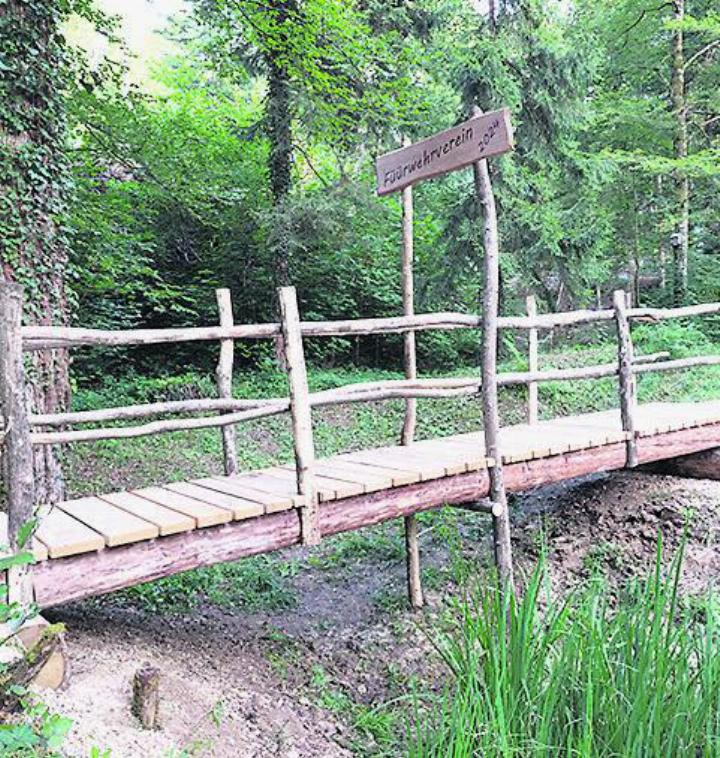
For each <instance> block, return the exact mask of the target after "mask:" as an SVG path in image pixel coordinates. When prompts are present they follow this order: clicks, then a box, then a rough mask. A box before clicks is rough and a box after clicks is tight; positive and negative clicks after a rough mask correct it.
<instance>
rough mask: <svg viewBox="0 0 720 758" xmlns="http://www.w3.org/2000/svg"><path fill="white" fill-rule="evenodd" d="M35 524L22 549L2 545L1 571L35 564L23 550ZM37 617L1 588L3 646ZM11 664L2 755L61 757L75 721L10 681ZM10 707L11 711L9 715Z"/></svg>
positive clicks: (1, 673) (1, 679) (1, 712)
mask: <svg viewBox="0 0 720 758" xmlns="http://www.w3.org/2000/svg"><path fill="white" fill-rule="evenodd" d="M34 526H35V525H34V524H33V523H28V524H26V525H24V528H23V529H22V530H21V533H20V535H19V537H18V543H19V545H20V546H21V550H20V551H18V552H15V553H11V554H9V555H8V553H10V551H9V546H8V545H2V544H0V554H2V555H4V556H5V557H3V558H2V559H0V572H5V571H6V570H7V569H8V568H11V567H15V566H25V565H28V564H31V563H33V561H34V558H33V556H32V553H30V552H27V551H24V550H22V547H23V546H24V545H25V543H26V542H27V540H28V539H29V538H30V535H31V533H32V531H33V528H34ZM36 615H37V609H36V608H35V607H30V608H27V607H24V606H22V605H20V604H19V603H17V602H12V603H11V602H9V601H8V597H7V585H6V584H5V583H3V585H2V586H1V587H0V630H2V632H0V647H3V646H5V645H7V644H8V643H9V644H13V637H14V636H15V632H16V631H17V629H19V628H20V626H22V624H23V623H25V622H26V621H28V620H30V619H32V618H33V617H34V616H36ZM9 673H10V664H9V663H5V662H2V663H0V716H2V719H3V721H2V722H1V723H0V755H2V756H8V758H53V756H59V755H60V753H59V752H58V749H59V748H60V747H61V746H62V743H63V741H64V739H65V736H66V734H67V733H68V731H69V730H70V727H71V726H72V721H71V720H70V719H68V718H65V717H64V716H61V715H59V714H56V713H53V712H52V711H50V710H49V709H48V707H47V706H46V705H44V704H43V703H42V702H40V701H39V700H38V698H37V697H36V695H34V694H33V693H31V692H28V691H27V690H26V689H25V688H24V687H22V686H20V685H18V684H13V683H12V681H9V680H8V677H7V676H6V675H7V674H9ZM5 708H8V709H9V711H10V712H7V711H6V710H5Z"/></svg>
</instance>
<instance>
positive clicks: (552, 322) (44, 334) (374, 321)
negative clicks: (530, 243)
mask: <svg viewBox="0 0 720 758" xmlns="http://www.w3.org/2000/svg"><path fill="white" fill-rule="evenodd" d="M715 313H720V303H703V304H700V305H690V306H685V307H682V308H667V309H663V308H629V309H628V310H627V317H628V319H630V320H641V321H661V320H666V319H672V318H690V317H693V316H704V315H711V314H715ZM614 318H615V314H614V311H613V310H612V309H601V310H575V311H565V312H562V313H544V314H538V315H536V316H500V317H499V318H498V326H499V328H501V329H555V328H557V327H561V326H576V325H579V324H590V323H598V322H603V321H612V320H613V319H614ZM481 321H482V317H481V316H478V315H475V314H470V313H458V312H452V311H449V312H445V313H422V314H417V315H415V316H397V317H381V318H365V319H345V320H338V321H301V322H300V331H301V334H302V336H303V337H357V336H369V335H381V334H401V333H404V332H408V331H434V330H452V329H478V328H480V326H481ZM280 333H281V328H280V324H279V323H263V324H237V325H234V326H225V327H223V326H209V327H186V328H173V329H125V330H106V329H84V328H79V327H56V326H24V327H23V328H22V331H21V334H22V340H23V349H24V350H26V351H34V350H48V349H66V348H74V347H92V346H96V347H102V346H105V347H131V346H142V345H162V344H172V343H178V342H213V341H218V340H238V339H268V338H273V337H277V336H279V335H280Z"/></svg>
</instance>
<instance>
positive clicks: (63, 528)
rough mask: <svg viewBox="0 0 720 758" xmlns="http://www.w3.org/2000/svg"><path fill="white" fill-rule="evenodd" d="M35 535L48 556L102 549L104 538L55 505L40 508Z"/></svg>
mask: <svg viewBox="0 0 720 758" xmlns="http://www.w3.org/2000/svg"><path fill="white" fill-rule="evenodd" d="M38 519H39V524H38V528H37V531H36V532H35V536H36V537H37V539H38V540H39V541H40V542H41V543H42V544H43V545H45V547H46V548H47V551H48V556H49V557H50V558H64V557H65V556H68V555H78V554H79V553H90V552H94V551H95V550H102V549H103V548H104V547H105V540H104V538H103V536H102V535H101V534H98V532H96V531H94V530H93V529H90V528H88V527H87V526H85V524H83V523H81V522H80V521H78V520H77V519H75V518H73V517H72V516H69V515H68V514H67V513H65V512H63V511H61V510H60V509H59V508H58V507H57V506H55V507H44V508H41V509H40V511H39V513H38Z"/></svg>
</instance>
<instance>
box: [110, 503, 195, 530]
mask: <svg viewBox="0 0 720 758" xmlns="http://www.w3.org/2000/svg"><path fill="white" fill-rule="evenodd" d="M99 497H100V499H101V500H105V501H106V502H108V503H111V504H112V505H115V506H117V507H118V508H121V509H122V510H124V511H127V512H128V513H132V514H133V515H135V516H138V517H139V518H142V519H144V520H145V521H149V522H150V523H151V524H155V526H157V528H158V529H159V530H160V534H161V535H162V536H165V535H166V534H178V533H179V532H187V531H189V530H190V529H194V528H195V526H196V524H195V519H194V518H191V517H189V516H186V515H185V514H184V513H180V512H179V511H175V510H173V509H172V508H167V507H165V506H164V505H159V504H158V503H156V502H154V501H153V500H148V499H147V498H144V497H140V496H139V495H136V494H134V493H132V492H111V493H109V494H107V495H100V496H99Z"/></svg>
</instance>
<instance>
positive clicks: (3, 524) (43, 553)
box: [0, 511, 48, 561]
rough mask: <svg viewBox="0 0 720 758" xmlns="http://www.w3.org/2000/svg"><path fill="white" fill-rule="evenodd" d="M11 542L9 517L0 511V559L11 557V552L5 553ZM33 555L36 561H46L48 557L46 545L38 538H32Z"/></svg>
mask: <svg viewBox="0 0 720 758" xmlns="http://www.w3.org/2000/svg"><path fill="white" fill-rule="evenodd" d="M9 545H10V542H9V538H8V516H7V513H4V512H2V511H0V558H6V557H7V556H8V555H10V551H9V550H8V551H6V552H3V550H2V548H3V547H6V548H7V547H9ZM32 553H33V555H34V556H35V560H36V561H45V560H47V557H48V551H47V548H46V547H45V545H43V544H42V542H40V541H39V540H38V539H37V537H33V538H32Z"/></svg>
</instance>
